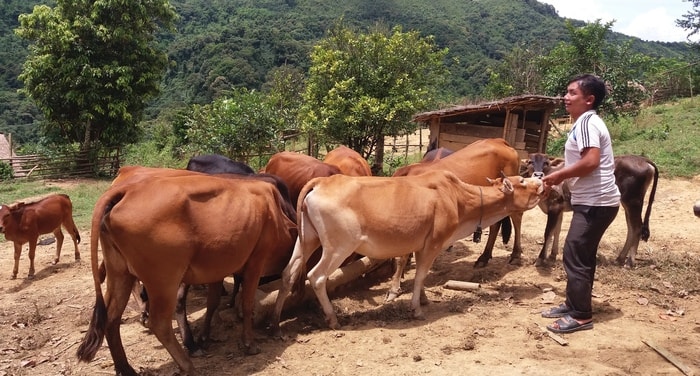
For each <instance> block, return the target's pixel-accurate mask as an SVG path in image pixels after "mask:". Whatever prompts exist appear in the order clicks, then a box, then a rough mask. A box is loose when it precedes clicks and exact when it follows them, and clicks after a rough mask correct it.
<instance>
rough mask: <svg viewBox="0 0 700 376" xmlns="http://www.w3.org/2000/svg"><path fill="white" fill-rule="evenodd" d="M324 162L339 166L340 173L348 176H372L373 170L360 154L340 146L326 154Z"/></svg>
mask: <svg viewBox="0 0 700 376" xmlns="http://www.w3.org/2000/svg"><path fill="white" fill-rule="evenodd" d="M323 162H324V163H326V164H329V165H333V166H337V167H338V169H340V173H341V174H343V175H348V176H372V169H371V168H370V167H369V163H367V160H366V159H364V158H362V156H361V155H360V153H358V152H356V151H355V150H352V149H350V148H349V147H347V146H344V145H340V146H338V147H336V148H335V149H333V150H331V151H329V152H328V154H326V157H325V158H324V159H323Z"/></svg>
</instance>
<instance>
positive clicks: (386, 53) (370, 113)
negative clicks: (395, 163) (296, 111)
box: [302, 23, 447, 170]
mask: <svg viewBox="0 0 700 376" xmlns="http://www.w3.org/2000/svg"><path fill="white" fill-rule="evenodd" d="M446 54H447V50H446V49H442V50H440V49H438V48H437V47H436V46H435V44H434V42H433V38H432V37H421V36H420V35H419V33H418V32H416V31H411V32H403V31H402V30H401V28H400V27H394V28H393V29H392V30H391V31H388V30H386V29H383V30H382V29H381V28H380V27H377V28H375V29H374V30H373V31H370V32H368V33H356V32H354V31H352V30H350V29H349V28H347V27H344V26H343V25H342V24H341V23H337V24H336V25H334V27H333V28H331V29H330V30H329V33H328V36H327V37H326V38H325V39H323V40H321V41H320V42H319V43H318V44H317V45H316V46H315V47H314V49H313V51H312V53H311V67H310V69H309V78H308V80H307V85H306V91H305V93H304V106H303V107H302V126H303V127H304V129H305V130H307V131H309V132H310V134H311V135H312V136H315V137H318V140H317V141H320V142H329V143H339V144H343V145H347V146H348V147H350V148H352V149H354V150H355V151H357V152H359V153H360V154H362V155H363V156H364V157H365V158H368V157H369V156H370V155H372V154H373V153H374V152H375V151H376V157H375V166H374V169H375V170H377V169H379V170H381V166H382V159H383V151H384V148H383V145H384V136H398V135H402V134H406V133H411V132H413V131H414V130H415V129H416V127H417V125H416V124H414V123H411V122H410V119H411V116H412V115H413V114H415V113H416V112H418V111H421V110H424V109H426V108H427V107H428V106H429V105H431V103H432V101H433V97H434V93H435V91H434V89H435V88H437V87H439V85H440V84H441V83H442V82H443V80H444V78H445V76H446V72H447V70H446V68H445V66H444V64H443V59H444V57H445V55H446Z"/></svg>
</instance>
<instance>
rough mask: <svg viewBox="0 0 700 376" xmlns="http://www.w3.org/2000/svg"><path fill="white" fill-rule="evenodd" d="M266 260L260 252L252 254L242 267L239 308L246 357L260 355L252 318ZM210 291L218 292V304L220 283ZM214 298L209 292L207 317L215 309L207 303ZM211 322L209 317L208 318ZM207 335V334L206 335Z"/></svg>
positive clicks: (211, 287) (212, 285)
mask: <svg viewBox="0 0 700 376" xmlns="http://www.w3.org/2000/svg"><path fill="white" fill-rule="evenodd" d="M263 252H264V251H263ZM265 262H266V258H265V257H262V254H260V252H255V251H254V252H253V254H252V255H251V256H250V257H249V258H248V262H246V264H245V265H244V266H243V273H242V275H243V283H242V285H243V288H242V289H241V307H242V308H243V330H242V335H241V337H242V341H243V348H244V349H245V352H246V355H255V354H259V353H260V347H258V345H257V344H256V343H255V333H254V331H253V316H254V314H255V312H254V311H255V302H256V301H255V293H256V292H257V291H258V283H259V282H260V275H261V274H262V271H263V268H264V267H265ZM209 288H210V290H216V291H218V292H219V293H218V297H216V298H217V299H216V305H218V303H219V298H220V297H221V283H220V282H219V283H218V286H216V284H211V285H209ZM213 297H215V295H212V293H211V292H210V294H209V297H208V298H209V299H207V315H209V311H210V310H211V311H212V313H213V311H214V310H215V308H216V307H213V306H212V303H210V302H209V300H211V298H213ZM208 320H209V321H211V317H209V318H208ZM206 325H208V323H207V324H206ZM207 335H208V333H207Z"/></svg>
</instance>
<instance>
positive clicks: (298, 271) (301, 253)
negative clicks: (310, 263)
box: [243, 235, 321, 338]
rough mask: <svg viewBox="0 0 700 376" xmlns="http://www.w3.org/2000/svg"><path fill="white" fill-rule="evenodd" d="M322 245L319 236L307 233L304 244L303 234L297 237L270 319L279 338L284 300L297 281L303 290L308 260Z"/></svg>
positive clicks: (274, 334) (275, 334)
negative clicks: (304, 272)
mask: <svg viewBox="0 0 700 376" xmlns="http://www.w3.org/2000/svg"><path fill="white" fill-rule="evenodd" d="M320 246H321V242H320V240H319V239H318V236H313V235H306V236H305V237H304V243H303V244H302V242H301V236H299V237H297V241H296V243H295V244H294V251H292V257H291V258H290V259H289V263H288V264H287V266H286V267H285V268H284V270H283V271H282V278H281V279H282V287H280V289H279V292H278V293H277V300H275V310H274V311H273V315H272V318H271V319H270V329H271V330H272V335H273V336H275V337H277V338H282V330H281V329H280V320H281V318H282V309H283V308H284V302H285V301H286V300H287V298H288V297H289V295H290V294H291V293H292V287H294V284H295V282H296V283H298V284H299V288H300V289H301V290H302V291H303V289H304V280H303V277H304V276H303V271H304V268H305V265H306V261H307V260H308V259H309V257H311V255H312V254H313V252H314V251H315V250H316V249H318V247H320ZM317 265H318V264H317ZM243 288H244V289H245V284H243Z"/></svg>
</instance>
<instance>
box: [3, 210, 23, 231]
mask: <svg viewBox="0 0 700 376" xmlns="http://www.w3.org/2000/svg"><path fill="white" fill-rule="evenodd" d="M23 206H24V203H23V202H18V203H16V204H11V205H0V234H4V233H5V228H7V226H8V225H9V220H10V219H11V218H12V215H14V214H16V213H17V209H19V208H21V207H23Z"/></svg>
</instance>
